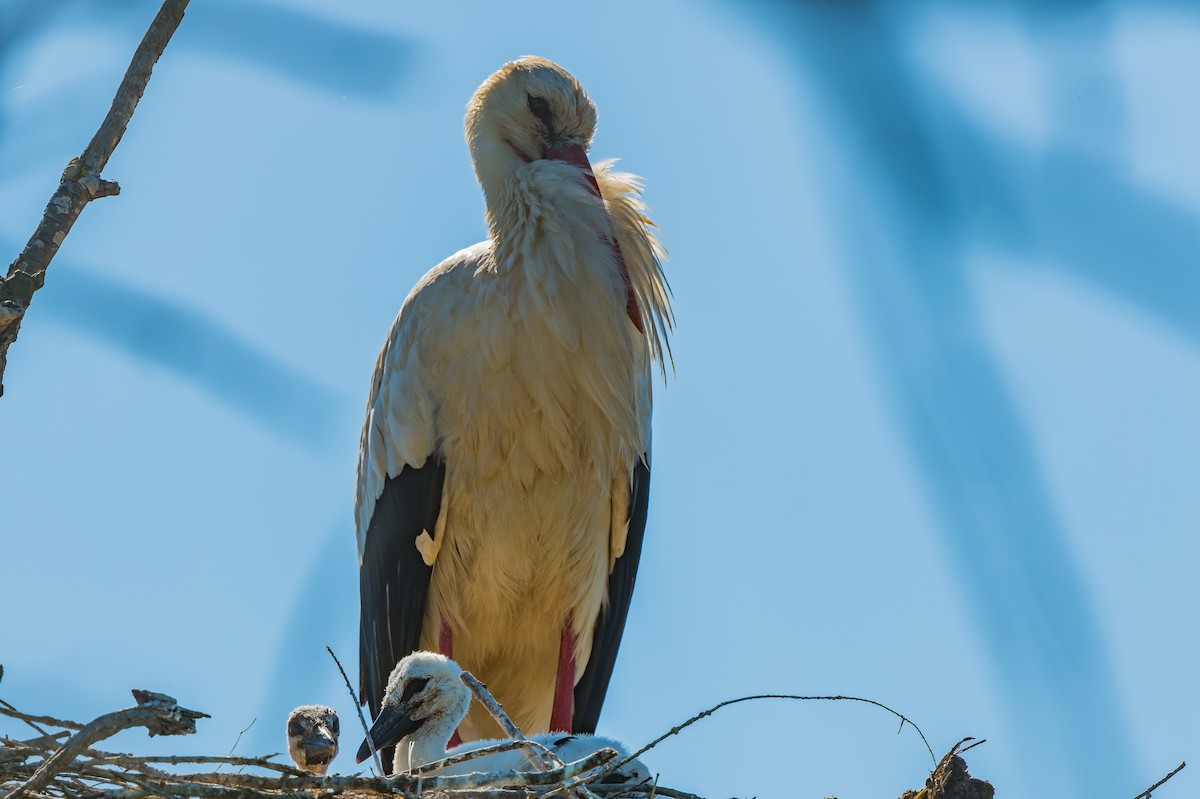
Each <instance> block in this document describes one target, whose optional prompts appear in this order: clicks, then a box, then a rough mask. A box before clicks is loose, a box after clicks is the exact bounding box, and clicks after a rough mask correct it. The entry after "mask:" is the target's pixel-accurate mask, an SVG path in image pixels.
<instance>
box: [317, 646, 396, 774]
mask: <svg viewBox="0 0 1200 799" xmlns="http://www.w3.org/2000/svg"><path fill="white" fill-rule="evenodd" d="M325 651H326V652H328V653H329V657H331V658H333V662H334V663H336V664H337V667H338V671H339V672H341V674H342V680H343V681H344V682H345V683H346V690H347V691H349V692H350V699H351V700H352V701H353V702H354V710H355V712H356V713H358V723H359V724H361V725H362V731H363V735H365V736H366V741H367V748H368V749H370V750H371V759H372V760H374V761H375V771H376V772H377V773H378V774H379V776H381V777H382V776H383V775H384V774H386V773H387V772H386V771H384V770H383V761H382V760H380V758H379V752H377V751H376V750H375V739H373V738H372V737H371V731H370V730H369V729H367V720H366V719H365V718H363V712H362V702H360V701H358V694H356V693H354V686H353V685H351V684H350V678H349V677H347V676H346V670H345V669H343V668H342V661H340V660H338V656H337V655H335V654H334V652H333V647H331V646H330V645H329V644H325Z"/></svg>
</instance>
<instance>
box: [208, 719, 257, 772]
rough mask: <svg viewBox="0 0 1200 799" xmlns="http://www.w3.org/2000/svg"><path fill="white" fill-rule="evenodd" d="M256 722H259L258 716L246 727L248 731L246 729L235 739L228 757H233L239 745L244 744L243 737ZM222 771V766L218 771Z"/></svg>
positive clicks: (218, 767)
mask: <svg viewBox="0 0 1200 799" xmlns="http://www.w3.org/2000/svg"><path fill="white" fill-rule="evenodd" d="M256 721H258V716H255V717H254V718H252V719H250V723H249V724H247V725H246V729H244V730H242V731H241V732H239V733H238V737H237V738H235V739H234V741H233V746H231V747H229V754H228V755H226V757H233V753H234V751H235V750H237V747H238V744H240V743H241V742H242V736H243V735H245V734H246V732H247V730H249V729H250V728H251V727H253V726H254V722H256ZM220 770H221V766H217V771H220Z"/></svg>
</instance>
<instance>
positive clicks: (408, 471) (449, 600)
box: [356, 56, 672, 740]
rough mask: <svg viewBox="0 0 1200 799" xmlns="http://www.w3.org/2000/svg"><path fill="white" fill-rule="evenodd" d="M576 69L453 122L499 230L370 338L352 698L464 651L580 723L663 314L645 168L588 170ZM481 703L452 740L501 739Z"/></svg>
mask: <svg viewBox="0 0 1200 799" xmlns="http://www.w3.org/2000/svg"><path fill="white" fill-rule="evenodd" d="M595 124H596V109H595V106H594V105H593V104H592V101H591V100H590V99H589V98H588V96H587V95H586V94H585V93H584V91H583V89H582V88H581V87H580V85H579V82H578V81H576V80H575V78H573V77H572V76H571V75H570V74H569V73H567V72H566V71H565V70H564V69H562V68H561V67H559V66H558V65H556V64H554V63H552V62H550V61H547V60H546V59H544V58H537V57H531V56H527V57H523V58H520V59H517V60H516V61H513V62H511V63H508V64H506V65H504V66H503V67H502V68H501V69H500V70H499V71H497V72H496V73H495V74H493V75H492V76H491V77H489V78H488V79H487V80H485V81H484V82H483V84H482V85H481V86H480V87H479V89H478V90H477V91H476V92H475V94H474V95H473V96H472V97H471V100H470V102H469V103H468V105H467V114H466V122H465V128H466V138H467V143H468V145H469V147H470V151H471V158H472V160H473V162H474V166H475V174H476V176H477V177H478V179H479V182H480V184H481V186H482V188H483V193H484V197H485V200H486V204H487V217H486V219H487V226H488V238H487V240H486V241H483V242H480V243H479V244H476V245H474V246H472V247H468V248H467V249H465V250H462V251H460V252H458V253H456V254H455V255H452V256H451V257H450V258H448V259H446V260H445V261H443V262H442V263H440V264H438V265H437V266H435V267H434V268H433V269H432V270H430V271H429V272H428V273H427V274H426V275H425V276H424V278H422V279H421V281H420V282H419V283H417V285H416V287H415V288H414V289H413V290H412V292H411V293H410V294H409V295H408V298H407V299H406V300H405V301H404V304H403V306H402V307H401V309H400V313H399V315H398V316H397V317H396V320H395V322H394V323H393V324H392V328H391V331H390V332H389V333H388V336H387V340H386V341H385V342H384V345H383V349H382V351H381V352H380V354H379V359H378V362H377V363H376V366H375V374H374V377H373V379H372V381H371V393H370V398H369V399H368V401H367V411H366V419H365V422H364V424H363V431H362V440H361V445H360V448H359V459H358V484H357V495H356V515H357V528H358V551H359V577H360V589H361V591H360V593H361V596H360V599H361V603H362V615H361V627H360V632H361V636H360V663H361V684H362V696H363V701H364V702H366V703H369V704H370V706H371V708H372V709H373V710H374V709H378V708H379V707H380V706H381V704H382V701H383V698H384V694H385V689H386V686H387V679H388V675H389V674H390V673H391V671H392V668H393V667H394V666H395V665H396V663H397V661H398V660H399V659H400V658H402V657H404V656H405V655H407V654H408V653H410V652H412V651H414V650H418V649H426V650H434V651H439V652H441V653H442V654H444V655H447V656H453V657H454V658H455V659H456V660H457V661H458V662H459V663H461V664H462V666H463V668H466V669H469V670H470V671H472V672H473V673H475V674H477V675H479V677H480V678H481V679H483V680H485V681H486V682H487V683H488V685H489V686H490V687H491V688H492V690H493V691H494V692H495V695H496V697H497V698H498V699H499V700H500V702H501V703H502V704H503V705H504V707H505V708H506V709H507V710H508V712H509V713H510V715H511V716H512V717H513V720H514V721H515V722H516V723H517V724H518V725H519V726H520V727H521V729H522V730H523V731H524V732H525V733H527V734H533V733H537V732H544V731H548V730H561V731H568V732H592V731H594V730H595V727H596V722H597V720H598V718H599V715H600V707H601V705H602V703H603V701H604V695H605V692H606V691H607V688H608V683H609V678H610V676H611V674H612V670H613V663H614V661H615V659H616V655H617V647H618V644H619V643H620V638H621V633H622V630H623V629H624V626H625V618H626V614H627V613H628V611H629V603H630V598H631V596H632V592H633V584H634V577H635V574H636V571H637V563H638V557H639V555H640V553H641V548H642V535H643V531H644V530H645V525H646V506H647V500H648V496H649V493H648V492H649V482H650V409H651V389H650V384H651V367H652V363H654V362H657V363H658V364H659V365H660V366H662V365H663V363H664V354H665V355H666V356H667V358H668V359H669V354H670V351H669V348H668V345H667V333H668V331H669V330H670V327H671V324H672V316H671V308H670V302H669V291H668V287H667V283H666V279H665V277H664V275H663V272H662V268H661V263H660V257H661V254H662V251H661V248H660V246H659V244H658V241H657V239H656V238H655V236H654V233H653V224H652V223H651V222H650V220H649V219H648V218H647V217H646V214H645V206H644V205H643V204H642V202H641V199H640V190H641V184H640V181H639V179H638V178H637V177H636V176H634V175H629V174H623V173H618V172H616V171H614V170H613V168H612V166H613V164H612V163H611V162H605V163H600V164H597V165H596V167H595V168H594V169H593V167H592V166H591V165H590V164H589V162H588V158H587V148H588V146H589V144H590V142H591V139H592V133H593V130H594V128H595ZM497 730H498V728H497V727H496V726H495V724H494V722H493V721H492V720H491V719H490V718H489V717H488V716H487V714H486V712H485V711H483V710H482V709H480V708H476V709H473V710H472V711H471V713H470V714H468V716H467V717H466V719H465V720H464V721H463V723H462V725H461V726H460V727H459V733H460V734H461V736H462V738H463V739H464V740H474V739H478V738H485V737H494V736H495V734H496V733H497Z"/></svg>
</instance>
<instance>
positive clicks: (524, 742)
mask: <svg viewBox="0 0 1200 799" xmlns="http://www.w3.org/2000/svg"><path fill="white" fill-rule="evenodd" d="M514 749H533V750H536V751H537V752H538V753H539V754H542V755H550V756H552V757H553V756H554V753H553V752H551V751H550V750H549V749H547V748H546V747H544V746H542V745H541V744H540V743H538V742H537V741H531V740H529V739H527V738H522V739H517V740H510V741H501V742H500V743H498V744H492V745H491V746H481V747H479V748H478V749H472V750H470V751H467V752H463V753H461V754H457V755H450V756H449V757H444V758H442V759H441V760H434V761H433V762H431V763H425V764H424V765H421V766H416V767H415V768H411V769H409V772H408V773H410V774H432V773H433V772H436V771H439V770H441V769H444V768H447V767H449V766H454V765H458V764H459V763H465V762H467V761H468V760H475V759H477V758H480V757H487V756H488V755H494V754H499V753H500V752H511V751H512V750H514ZM610 751H612V752H613V756H614V757H615V756H616V750H610Z"/></svg>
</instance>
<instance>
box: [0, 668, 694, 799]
mask: <svg viewBox="0 0 1200 799" xmlns="http://www.w3.org/2000/svg"><path fill="white" fill-rule="evenodd" d="M0 673H2V672H0ZM463 679H464V682H466V683H467V684H468V686H469V687H470V688H471V689H472V691H474V692H475V694H476V696H477V697H478V698H479V699H480V701H482V702H483V703H484V704H485V705H486V706H487V707H488V708H489V709H490V710H492V712H493V715H496V717H497V721H499V722H500V723H501V725H502V726H503V727H504V728H505V729H506V731H508V732H509V735H510V737H511V738H512V740H510V741H507V742H505V743H502V744H499V745H497V746H493V747H488V748H485V749H479V750H475V751H473V752H468V753H465V754H463V755H458V756H456V757H450V758H446V759H445V760H441V761H438V762H436V763H430V764H428V765H426V766H422V767H420V768H418V769H414V770H413V771H412V772H409V773H406V774H396V775H392V776H389V777H368V776H341V775H327V776H317V775H314V774H312V773H309V772H306V771H301V770H299V769H297V768H293V767H292V766H290V765H284V764H282V763H277V762H274V761H273V760H272V758H274V757H276V756H275V755H271V756H268V757H257V758H252V757H232V756H229V757H207V756H185V755H176V756H162V757H141V756H137V755H131V754H123V753H117V752H108V751H104V750H102V749H96V748H94V744H96V743H98V742H100V741H102V740H104V739H106V738H109V737H111V736H113V735H115V734H116V733H118V732H120V731H121V730H125V729H129V728H131V727H144V728H146V730H147V732H149V734H150V735H151V736H154V735H189V734H192V733H194V732H195V731H196V721H197V720H198V719H202V718H208V715H207V714H206V713H201V712H199V711H195V710H189V709H187V708H184V707H181V706H180V705H179V703H178V702H176V700H175V699H174V698H172V697H170V696H166V695H165V694H159V693H154V692H151V691H138V690H135V691H133V696H134V700H135V701H136V703H137V704H136V705H134V706H133V707H129V708H126V709H124V710H118V711H116V712H114V713H108V714H105V715H103V716H101V717H99V718H98V719H96V720H94V721H92V722H91V723H89V724H80V723H78V722H75V721H69V720H65V719H56V718H51V717H49V716H35V715H31V714H28V713H24V712H22V711H20V710H18V709H17V708H15V707H13V706H12V705H10V704H9V703H7V702H4V701H3V700H0V715H4V716H8V717H10V718H14V719H18V720H20V721H23V722H25V723H26V724H28V725H29V726H30V727H31V728H32V729H33V730H34V731H35V732H36V733H37V735H36V736H35V737H32V738H28V739H25V740H17V739H14V738H7V737H3V736H0V797H3V799H141V798H142V797H160V798H161V799H281V798H282V797H286V799H329V797H335V796H339V797H347V799H354V798H355V797H403V798H404V799H475V798H476V797H479V798H480V799H482V798H483V797H488V798H489V799H518V797H520V798H521V799H551V797H555V796H563V797H567V799H610V798H611V799H619V797H628V798H629V799H633V798H634V797H644V796H652V795H659V796H666V797H673V798H674V799H700V797H697V796H694V795H693V794H689V793H686V792H683V791H676V790H672V789H670V788H665V787H662V786H658V785H656V784H653V783H647V784H640V785H629V784H617V783H612V782H607V781H606V778H608V777H610V775H611V774H612V773H613V772H614V771H615V770H616V769H617V768H619V767H620V766H621V765H623V762H624V761H623V760H622V759H621V758H620V757H619V756H618V753H617V752H616V751H615V750H613V749H608V748H604V749H600V750H599V751H596V752H593V753H592V754H590V755H588V756H587V757H584V758H582V759H580V760H577V761H574V762H570V763H564V762H562V761H561V760H559V759H558V757H557V756H556V755H555V754H554V753H553V752H552V751H550V750H548V749H546V748H545V747H542V746H540V745H539V744H537V743H536V742H534V741H529V740H526V739H525V738H524V736H522V735H521V733H520V732H519V731H518V730H517V729H516V727H515V726H513V724H512V722H511V721H510V720H509V719H508V716H507V715H506V714H504V711H503V709H502V708H500V705H499V703H497V702H496V700H495V699H494V698H493V697H492V696H491V694H490V693H489V692H488V690H487V687H486V686H484V685H483V684H482V683H480V682H479V681H478V680H476V679H475V678H474V677H472V676H471V675H469V674H464V675H463ZM512 749H517V750H521V751H522V752H524V753H525V756H526V759H527V760H528V761H529V764H530V766H531V767H530V768H529V769H528V770H508V771H495V772H475V773H472V774H462V775H454V776H440V775H436V774H431V772H434V771H436V770H438V769H439V768H442V767H445V766H447V765H451V764H453V763H459V762H462V761H465V760H470V759H472V758H476V757H480V756H483V755H487V754H494V753H496V752H498V751H506V750H512ZM200 764H206V765H207V764H227V765H232V766H239V767H251V768H254V769H257V770H259V771H261V772H264V773H257V774H256V773H221V772H197V773H176V772H170V771H165V770H163V768H161V767H162V766H166V765H173V766H180V765H200Z"/></svg>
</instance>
